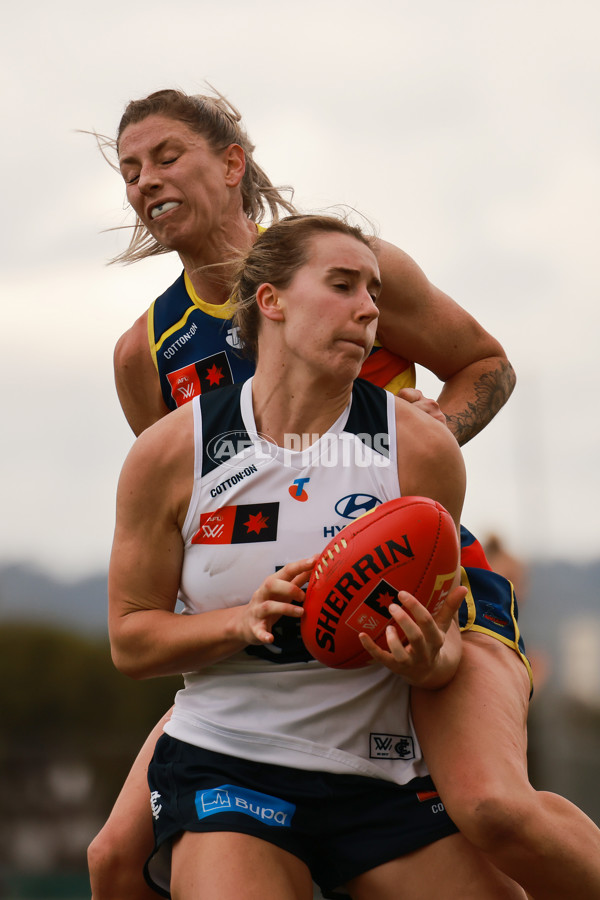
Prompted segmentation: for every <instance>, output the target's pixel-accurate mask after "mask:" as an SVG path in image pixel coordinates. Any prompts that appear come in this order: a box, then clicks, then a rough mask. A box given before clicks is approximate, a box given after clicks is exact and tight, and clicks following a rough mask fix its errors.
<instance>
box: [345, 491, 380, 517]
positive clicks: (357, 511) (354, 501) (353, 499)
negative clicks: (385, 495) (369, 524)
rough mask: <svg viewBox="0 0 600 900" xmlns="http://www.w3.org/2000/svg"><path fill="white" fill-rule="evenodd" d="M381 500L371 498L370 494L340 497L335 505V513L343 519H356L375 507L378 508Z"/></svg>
mask: <svg viewBox="0 0 600 900" xmlns="http://www.w3.org/2000/svg"><path fill="white" fill-rule="evenodd" d="M380 503H381V500H378V499H377V497H373V496H372V495H371V494H348V495H347V496H346V497H342V499H341V500H338V502H337V503H336V504H335V511H336V513H337V514H338V516H343V518H344V519H358V517H359V516H362V515H363V514H364V513H366V512H369V510H370V509H373V508H374V507H375V506H378V505H379V504H380Z"/></svg>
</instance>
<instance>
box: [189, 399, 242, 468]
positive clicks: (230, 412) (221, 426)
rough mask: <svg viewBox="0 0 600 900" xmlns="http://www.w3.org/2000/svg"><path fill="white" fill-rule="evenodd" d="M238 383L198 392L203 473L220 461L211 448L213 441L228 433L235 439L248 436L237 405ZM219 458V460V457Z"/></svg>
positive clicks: (238, 400)
mask: <svg viewBox="0 0 600 900" xmlns="http://www.w3.org/2000/svg"><path fill="white" fill-rule="evenodd" d="M241 390H242V385H241V384H232V385H229V386H228V387H224V388H220V389H219V390H218V391H209V392H208V393H207V394H201V395H200V406H201V408H202V447H203V453H202V475H203V476H205V475H208V474H209V473H210V472H212V471H213V470H214V469H217V468H218V467H219V465H220V464H221V463H220V461H219V459H218V456H217V455H216V454H215V453H212V454H211V448H215V441H216V440H218V439H219V438H222V437H225V436H227V435H230V436H231V437H232V438H235V440H236V441H237V440H245V439H248V432H247V431H246V426H245V425H244V420H243V418H242V412H241V409H240V393H241ZM236 394H237V397H236ZM221 462H222V460H221Z"/></svg>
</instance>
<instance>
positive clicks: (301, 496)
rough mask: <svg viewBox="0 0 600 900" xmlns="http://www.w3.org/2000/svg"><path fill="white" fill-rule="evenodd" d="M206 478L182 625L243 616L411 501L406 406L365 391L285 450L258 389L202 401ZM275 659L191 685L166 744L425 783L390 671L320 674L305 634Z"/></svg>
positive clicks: (199, 426)
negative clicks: (405, 462)
mask: <svg viewBox="0 0 600 900" xmlns="http://www.w3.org/2000/svg"><path fill="white" fill-rule="evenodd" d="M193 404H194V427H195V472H194V488H193V493H192V498H191V502H190V506H189V510H188V513H187V517H186V520H185V524H184V527H183V532H182V534H183V539H184V541H185V552H184V562H183V571H182V579H181V591H180V599H181V601H182V603H183V605H184V615H185V614H187V615H194V614H196V613H201V612H205V611H207V610H211V609H220V608H223V607H229V606H238V605H240V604H242V603H246V602H248V601H249V600H250V597H251V595H252V593H253V592H254V591H255V590H256V589H257V588H258V587H259V586H260V584H261V583H262V582H263V581H264V579H265V578H266V577H267V575H269V574H270V573H272V572H275V571H276V570H277V569H278V568H280V567H281V566H283V565H285V564H286V563H287V562H291V561H293V560H297V559H302V558H303V557H308V556H312V555H313V554H314V553H318V552H319V551H320V550H322V549H323V548H324V546H325V544H326V543H327V541H328V540H329V539H330V537H331V536H333V535H334V534H336V533H337V532H338V531H339V530H340V529H341V528H343V526H344V525H345V524H347V523H348V522H349V521H350V520H351V519H354V518H357V517H358V516H359V515H360V514H361V513H363V512H365V511H366V510H368V509H370V508H372V507H373V506H375V505H377V504H378V503H380V502H383V501H385V500H390V499H392V498H394V497H398V496H399V495H400V487H399V482H398V471H397V462H396V427H395V414H394V397H393V396H392V395H391V394H389V393H387V392H386V391H384V390H382V389H380V388H377V387H374V386H373V385H371V384H369V383H368V382H363V381H360V380H359V381H357V382H355V385H354V388H353V393H352V400H351V402H350V403H349V404H348V406H347V408H346V409H345V410H344V412H343V413H342V415H341V416H340V417H339V419H338V420H337V421H336V422H335V423H334V424H333V425H332V427H331V429H330V430H329V432H327V433H326V434H325V435H323V436H322V437H321V438H320V439H319V440H317V441H316V442H315V443H313V444H310V439H308V440H306V445H308V446H305V449H302V442H301V437H300V436H298V437H296V438H295V439H294V438H290V441H289V442H290V443H291V444H292V445H294V447H295V449H286V448H282V447H278V446H276V445H274V444H272V443H269V442H267V441H266V440H264V439H261V437H260V435H258V434H257V432H256V427H255V423H254V415H253V409H252V380H251V379H250V380H249V381H247V382H245V383H244V384H243V385H233V386H232V387H229V388H222V389H221V390H219V391H214V392H209V393H207V394H202V395H200V396H199V397H195V398H194V400H193ZM274 634H275V645H273V644H272V645H269V646H259V647H255V646H251V647H248V648H246V650H244V651H242V652H239V653H237V654H236V655H235V656H232V657H230V658H229V659H226V660H224V661H223V662H220V663H218V664H216V665H213V666H209V667H207V668H205V669H202V670H201V671H199V672H191V673H187V674H186V675H185V688H184V689H183V690H181V691H179V692H178V694H177V696H176V700H175V709H174V712H173V715H172V718H171V720H170V721H169V722H168V724H167V725H166V726H165V731H166V732H167V733H168V734H170V735H172V736H173V737H175V738H178V739H180V740H182V741H185V742H187V743H189V744H194V745H196V746H199V747H204V748H206V749H208V750H213V751H216V752H219V753H225V754H229V755H231V756H236V757H241V758H243V759H250V760H255V761H257V762H266V763H271V764H275V765H285V766H292V767H296V768H299V769H305V770H318V771H327V772H337V773H345V774H359V775H366V776H371V777H374V778H383V779H387V780H390V781H395V782H397V783H399V784H404V783H406V782H407V781H409V780H410V779H412V778H414V777H416V776H422V775H426V774H427V769H426V766H425V764H424V761H423V759H422V755H421V750H420V747H419V744H418V742H417V738H416V735H415V733H414V729H413V725H412V721H411V718H410V711H409V689H408V686H407V685H406V684H405V682H403V681H402V679H401V678H399V677H398V676H397V675H394V674H392V673H391V672H389V671H388V670H387V669H385V668H384V667H382V666H379V665H373V666H369V667H366V668H363V669H354V670H336V669H331V668H328V667H327V666H324V665H322V664H321V663H319V662H317V661H316V660H314V659H313V658H312V657H311V656H310V655H309V654H308V653H307V651H306V649H305V648H304V645H303V644H302V641H301V639H300V629H299V623H298V621H297V620H293V619H291V618H290V617H282V618H281V619H280V620H279V622H278V623H277V625H276V627H275V629H274Z"/></svg>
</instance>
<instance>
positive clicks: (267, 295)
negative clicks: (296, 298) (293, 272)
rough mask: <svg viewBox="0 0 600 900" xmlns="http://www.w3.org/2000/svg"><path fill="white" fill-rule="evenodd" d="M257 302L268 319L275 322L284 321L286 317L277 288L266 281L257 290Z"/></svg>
mask: <svg viewBox="0 0 600 900" xmlns="http://www.w3.org/2000/svg"><path fill="white" fill-rule="evenodd" d="M256 303H257V305H258V308H259V310H260V311H261V313H262V314H263V316H265V317H266V318H267V319H271V320H272V321H274V322H282V321H283V319H284V318H285V316H284V314H283V309H282V308H281V305H280V303H279V291H278V290H277V288H276V287H275V286H274V285H272V284H269V283H268V282H265V284H261V285H260V287H259V288H258V290H257V292H256Z"/></svg>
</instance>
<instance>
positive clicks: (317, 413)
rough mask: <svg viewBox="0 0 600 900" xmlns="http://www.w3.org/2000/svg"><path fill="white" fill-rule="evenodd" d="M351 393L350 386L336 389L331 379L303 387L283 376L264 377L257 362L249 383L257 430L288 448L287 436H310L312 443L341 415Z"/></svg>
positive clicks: (288, 439)
mask: <svg viewBox="0 0 600 900" xmlns="http://www.w3.org/2000/svg"><path fill="white" fill-rule="evenodd" d="M351 392H352V385H347V384H344V385H341V386H336V385H335V384H333V383H332V382H331V380H329V381H328V382H327V383H320V384H317V383H316V382H314V381H313V382H312V383H311V384H310V385H304V386H302V385H301V384H300V383H299V382H298V381H294V382H293V383H292V382H288V380H287V379H286V378H285V377H279V378H273V377H271V376H267V377H265V376H264V374H263V373H262V372H261V371H260V363H259V367H258V368H257V371H256V374H255V376H254V379H253V384H252V402H253V407H254V421H255V424H256V429H257V431H258V432H259V433H260V434H266V435H268V436H269V437H270V438H271V440H273V441H275V443H276V444H279V445H280V446H291V445H290V438H289V436H290V435H301V436H303V435H310V436H311V438H310V440H309V441H308V443H309V444H312V443H314V441H315V440H317V439H318V437H320V436H321V435H323V434H325V433H326V432H327V431H329V429H330V428H331V426H332V425H333V423H334V422H336V421H337V419H338V418H339V417H340V416H341V414H342V413H343V411H344V409H345V408H346V406H347V405H348V402H349V400H350V396H351ZM303 439H304V438H303Z"/></svg>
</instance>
